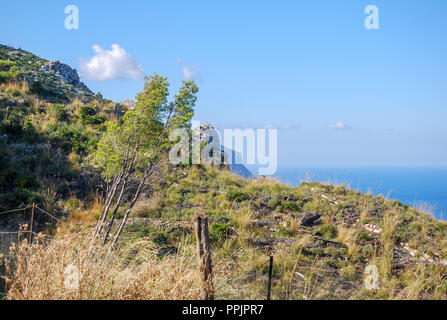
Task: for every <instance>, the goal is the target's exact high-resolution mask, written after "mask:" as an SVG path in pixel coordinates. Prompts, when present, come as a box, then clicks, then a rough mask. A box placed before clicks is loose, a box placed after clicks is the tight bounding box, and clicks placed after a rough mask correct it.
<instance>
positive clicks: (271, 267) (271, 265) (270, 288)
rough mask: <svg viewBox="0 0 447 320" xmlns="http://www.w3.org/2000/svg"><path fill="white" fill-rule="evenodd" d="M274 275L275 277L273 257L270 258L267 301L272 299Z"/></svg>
mask: <svg viewBox="0 0 447 320" xmlns="http://www.w3.org/2000/svg"><path fill="white" fill-rule="evenodd" d="M272 275H273V256H270V265H269V280H268V284H267V300H270V299H271V293H272Z"/></svg>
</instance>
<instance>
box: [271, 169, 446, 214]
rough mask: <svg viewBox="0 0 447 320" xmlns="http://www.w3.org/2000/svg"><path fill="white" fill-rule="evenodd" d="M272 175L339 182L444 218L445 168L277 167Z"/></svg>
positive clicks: (290, 180) (287, 179)
mask: <svg viewBox="0 0 447 320" xmlns="http://www.w3.org/2000/svg"><path fill="white" fill-rule="evenodd" d="M274 178H276V179H278V180H280V181H281V182H283V183H287V184H290V185H292V186H296V185H299V184H301V183H302V182H322V183H331V184H335V185H340V184H342V185H345V186H347V187H349V188H351V189H353V190H356V191H359V192H362V193H366V192H371V193H372V194H373V195H376V196H378V195H383V196H384V197H387V198H388V199H395V200H398V201H401V202H402V203H405V204H408V205H412V206H414V207H416V208H418V209H424V210H425V211H427V212H430V213H431V214H432V216H433V217H435V218H436V219H439V220H447V167H314V168H313V167H279V168H278V169H277V171H276V174H275V175H274Z"/></svg>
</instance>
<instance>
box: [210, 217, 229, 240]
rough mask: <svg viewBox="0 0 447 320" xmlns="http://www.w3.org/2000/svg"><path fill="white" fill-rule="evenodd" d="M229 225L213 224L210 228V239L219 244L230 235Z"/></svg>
mask: <svg viewBox="0 0 447 320" xmlns="http://www.w3.org/2000/svg"><path fill="white" fill-rule="evenodd" d="M228 230H229V228H228V225H227V224H225V223H222V222H218V223H213V224H212V225H211V227H210V238H211V241H213V242H219V241H221V240H222V239H224V238H225V237H226V235H227V234H228Z"/></svg>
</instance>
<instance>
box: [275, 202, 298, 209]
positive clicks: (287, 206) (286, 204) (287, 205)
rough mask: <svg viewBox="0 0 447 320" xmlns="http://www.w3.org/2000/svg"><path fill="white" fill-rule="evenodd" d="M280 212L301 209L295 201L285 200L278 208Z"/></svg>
mask: <svg viewBox="0 0 447 320" xmlns="http://www.w3.org/2000/svg"><path fill="white" fill-rule="evenodd" d="M277 210H278V211H279V212H298V211H299V210H300V206H298V204H296V203H295V202H293V201H289V200H286V201H283V202H282V203H281V204H280V205H279V206H278V208H277Z"/></svg>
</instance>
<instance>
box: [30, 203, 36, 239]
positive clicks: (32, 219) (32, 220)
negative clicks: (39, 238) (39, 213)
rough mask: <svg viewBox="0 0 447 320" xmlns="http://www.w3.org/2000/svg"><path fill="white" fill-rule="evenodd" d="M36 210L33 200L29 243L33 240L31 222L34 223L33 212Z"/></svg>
mask: <svg viewBox="0 0 447 320" xmlns="http://www.w3.org/2000/svg"><path fill="white" fill-rule="evenodd" d="M35 211H36V204H35V203H34V202H33V207H32V209H31V226H30V233H29V243H30V244H31V243H32V242H33V224H34V212H35Z"/></svg>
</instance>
